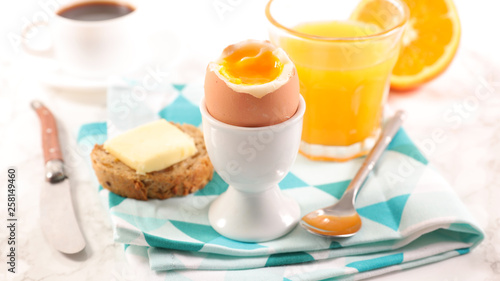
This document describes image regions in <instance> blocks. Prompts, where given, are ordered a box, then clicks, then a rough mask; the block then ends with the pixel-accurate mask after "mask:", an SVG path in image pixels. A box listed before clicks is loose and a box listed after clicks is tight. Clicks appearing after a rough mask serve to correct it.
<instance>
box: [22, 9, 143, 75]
mask: <svg viewBox="0 0 500 281" xmlns="http://www.w3.org/2000/svg"><path fill="white" fill-rule="evenodd" d="M95 2H100V1H96V0H88V1H82V0H80V1H73V2H71V3H69V4H67V5H64V6H62V7H60V8H59V9H57V10H56V12H55V15H54V17H53V19H52V21H50V22H42V23H36V24H35V25H32V26H28V27H27V28H26V29H25V31H24V32H25V33H27V32H29V31H30V30H31V29H32V28H33V27H36V26H37V25H48V27H49V30H50V31H51V41H52V44H51V46H50V47H49V48H48V49H44V50H40V49H35V48H33V46H31V45H30V44H29V43H30V42H29V41H27V40H24V42H23V45H24V49H25V50H26V52H28V53H30V54H33V55H36V56H43V57H49V58H53V59H54V60H56V61H57V63H58V64H59V65H60V67H61V69H62V70H63V71H65V72H67V73H68V74H71V75H76V76H80V77H106V76H108V75H112V74H120V73H122V72H124V71H126V70H128V69H130V68H131V67H133V66H136V65H137V64H138V63H139V61H140V59H141V51H142V46H143V43H144V38H143V37H144V36H142V34H141V32H140V31H139V29H140V26H139V25H140V20H139V15H138V11H137V6H136V5H133V4H132V3H129V2H123V1H109V0H107V1H102V2H106V3H110V2H111V3H115V4H116V5H126V6H128V7H130V8H132V12H130V13H128V14H126V15H122V16H119V17H115V18H111V19H105V20H99V21H85V20H76V19H70V18H66V17H63V16H61V15H60V14H59V13H60V12H61V11H63V10H67V9H71V8H73V9H75V8H74V7H76V6H78V5H81V4H82V3H95ZM24 37H26V36H24Z"/></svg>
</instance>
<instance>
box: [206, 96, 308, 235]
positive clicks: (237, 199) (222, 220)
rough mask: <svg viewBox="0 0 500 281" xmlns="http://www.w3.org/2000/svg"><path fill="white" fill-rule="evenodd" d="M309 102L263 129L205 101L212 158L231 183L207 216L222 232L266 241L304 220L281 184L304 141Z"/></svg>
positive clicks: (207, 137) (222, 174) (207, 142)
mask: <svg viewBox="0 0 500 281" xmlns="http://www.w3.org/2000/svg"><path fill="white" fill-rule="evenodd" d="M305 107H306V106H305V101H304V99H303V98H302V96H301V97H300V102H299V107H298V109H297V112H296V113H295V115H294V116H292V117H291V118H290V119H288V120H287V121H284V122H282V123H279V124H276V125H272V126H265V127H252V128H250V127H239V126H233V125H229V124H226V123H223V122H221V121H218V120H216V119H215V118H213V117H212V116H211V115H210V114H209V113H208V111H207V108H206V105H205V100H204V99H203V100H202V101H201V105H200V110H201V115H202V118H203V133H204V137H205V144H206V147H207V151H208V156H209V157H210V160H211V161H212V164H213V165H214V168H215V170H216V171H217V173H218V174H219V175H220V176H221V178H222V179H223V180H224V181H226V183H228V184H229V187H228V189H227V190H226V192H224V193H223V194H221V195H220V196H219V197H218V198H217V199H216V200H215V201H214V202H213V203H212V205H211V206H210V209H209V212H208V218H209V220H210V224H211V225H212V227H213V228H214V229H215V230H216V231H217V232H218V233H220V234H221V235H223V236H225V237H228V238H230V239H233V240H238V241H243V242H262V241H268V240H272V239H275V238H278V237H281V236H283V235H285V234H287V233H288V232H290V231H291V230H292V229H293V228H294V227H295V226H296V224H297V222H298V221H299V218H300V208H299V205H298V204H297V202H295V201H294V200H293V199H291V198H289V197H287V196H285V195H284V194H282V192H281V190H280V189H279V187H278V183H279V182H280V181H281V180H282V179H283V178H284V177H285V176H286V174H287V173H288V171H289V170H290V168H291V166H292V164H293V163H294V161H295V158H296V156H297V152H298V150H299V145H300V137H301V132H302V119H303V116H304V111H305Z"/></svg>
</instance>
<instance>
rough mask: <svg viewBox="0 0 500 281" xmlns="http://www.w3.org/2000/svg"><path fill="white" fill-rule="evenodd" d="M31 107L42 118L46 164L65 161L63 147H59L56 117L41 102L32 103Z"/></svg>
mask: <svg viewBox="0 0 500 281" xmlns="http://www.w3.org/2000/svg"><path fill="white" fill-rule="evenodd" d="M31 107H33V109H34V110H35V111H36V114H37V115H38V117H39V118H40V124H41V127H42V149H43V158H44V160H45V163H47V162H48V161H50V160H61V161H62V160H63V157H62V153H61V146H60V145H59V135H58V133H57V124H56V119H55V118H54V115H52V113H51V112H50V110H49V109H48V108H47V107H45V106H44V105H43V104H42V103H41V102H39V101H36V100H35V101H33V102H31Z"/></svg>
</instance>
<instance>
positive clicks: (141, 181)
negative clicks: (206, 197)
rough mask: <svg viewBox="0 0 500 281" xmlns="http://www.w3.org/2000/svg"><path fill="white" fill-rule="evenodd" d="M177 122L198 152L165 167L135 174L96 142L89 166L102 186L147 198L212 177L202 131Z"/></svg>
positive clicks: (176, 192) (190, 188)
mask: <svg viewBox="0 0 500 281" xmlns="http://www.w3.org/2000/svg"><path fill="white" fill-rule="evenodd" d="M174 125H176V126H177V127H178V128H179V129H181V130H182V131H183V132H185V133H186V134H188V135H190V136H191V137H192V138H193V139H194V141H195V145H196V148H197V149H198V152H197V153H196V154H195V155H193V156H191V157H190V158H188V159H185V160H183V161H181V162H179V163H176V164H174V165H172V166H170V167H168V168H166V169H163V170H160V171H155V172H151V173H147V174H145V175H140V174H137V173H136V171H135V170H133V169H131V168H130V167H128V166H127V165H125V164H124V163H123V162H121V161H120V160H118V159H117V158H115V157H114V156H113V155H111V154H109V153H107V152H106V150H104V148H103V146H102V145H98V144H96V145H95V146H94V149H93V150H92V152H91V154H90V158H91V160H92V167H93V168H94V171H95V174H96V176H97V179H98V181H99V183H100V184H101V185H102V187H104V188H106V189H108V190H110V191H111V192H113V193H116V194H118V195H120V196H123V197H128V198H135V199H139V200H148V198H155V199H166V198H170V197H174V196H184V195H188V194H190V193H193V192H195V191H197V190H200V189H202V188H203V187H205V185H206V184H207V183H208V182H209V181H210V180H211V179H212V175H213V171H214V168H213V166H212V163H211V162H210V159H209V158H208V154H207V149H206V147H205V142H204V140H203V134H202V132H201V131H200V130H199V129H198V128H196V127H195V126H192V125H189V124H184V125H178V124H174Z"/></svg>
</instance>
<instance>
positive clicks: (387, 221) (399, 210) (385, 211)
mask: <svg viewBox="0 0 500 281" xmlns="http://www.w3.org/2000/svg"><path fill="white" fill-rule="evenodd" d="M408 197H410V194H404V195H400V196H396V197H393V198H391V199H389V200H387V201H385V202H380V203H376V204H373V205H369V206H366V207H363V208H360V209H358V213H359V214H360V215H361V216H363V217H365V218H368V219H370V220H372V221H375V222H378V223H380V224H383V225H385V226H387V227H389V228H391V229H393V230H395V231H396V230H398V229H399V223H400V222H401V217H402V215H403V210H404V207H405V205H406V202H407V201H408Z"/></svg>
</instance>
